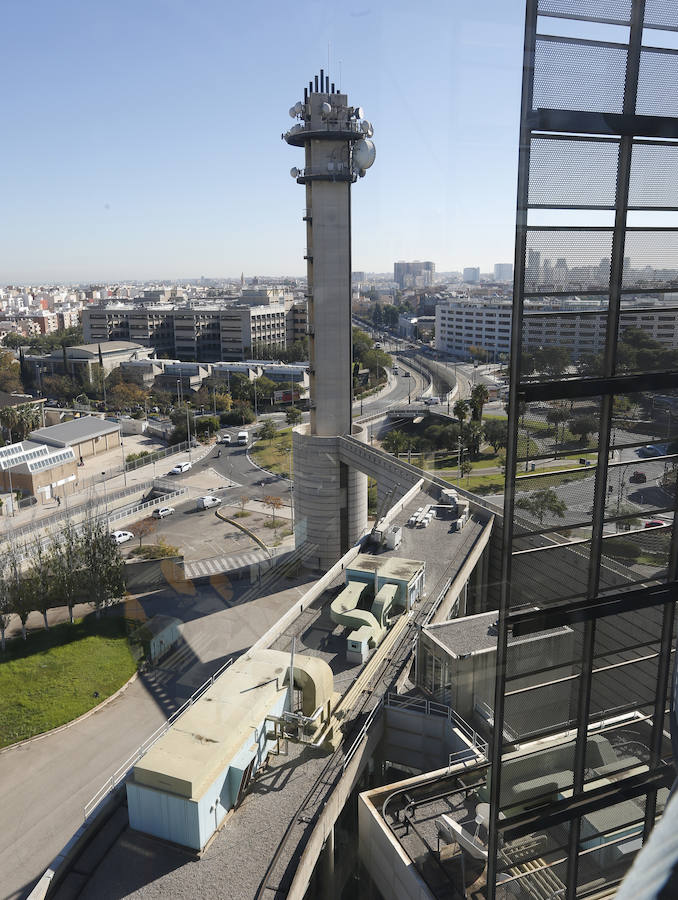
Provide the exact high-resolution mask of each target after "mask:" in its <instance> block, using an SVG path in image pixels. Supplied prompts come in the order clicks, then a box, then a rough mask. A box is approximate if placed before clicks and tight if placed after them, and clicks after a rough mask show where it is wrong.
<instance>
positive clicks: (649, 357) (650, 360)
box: [617, 307, 678, 415]
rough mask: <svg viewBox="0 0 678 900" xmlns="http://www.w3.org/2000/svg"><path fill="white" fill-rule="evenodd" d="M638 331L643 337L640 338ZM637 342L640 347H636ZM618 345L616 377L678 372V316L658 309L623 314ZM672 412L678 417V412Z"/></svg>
mask: <svg viewBox="0 0 678 900" xmlns="http://www.w3.org/2000/svg"><path fill="white" fill-rule="evenodd" d="M639 331H642V333H643V334H642V335H639V334H638V332H639ZM639 340H640V341H642V345H641V346H638V345H637V342H638V341H639ZM619 341H620V344H619V345H618V346H617V373H621V372H666V371H673V370H678V349H676V348H677V347H678V313H676V312H674V311H672V310H667V311H663V310H662V309H661V307H658V308H656V309H638V310H636V311H633V312H632V311H631V310H628V311H625V312H623V313H622V314H621V315H620V320H619ZM650 399H651V398H649V399H648V403H649V400H650ZM620 402H621V401H620ZM669 405H670V406H672V405H673V404H669ZM675 412H676V415H678V409H676V410H675Z"/></svg>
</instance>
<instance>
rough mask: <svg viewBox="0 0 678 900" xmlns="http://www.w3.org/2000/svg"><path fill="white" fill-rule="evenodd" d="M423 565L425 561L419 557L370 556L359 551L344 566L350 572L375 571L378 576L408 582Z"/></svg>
mask: <svg viewBox="0 0 678 900" xmlns="http://www.w3.org/2000/svg"><path fill="white" fill-rule="evenodd" d="M425 566H426V563H425V562H423V561H422V560H420V559H403V558H402V557H398V556H372V554H370V553H360V554H358V556H356V558H355V559H354V560H353V562H352V563H350V565H348V566H347V567H346V570H347V571H350V572H356V571H362V572H376V573H377V575H378V576H379V578H396V579H397V580H398V581H407V582H408V584H409V582H410V581H411V580H412V579H413V578H414V577H415V575H417V573H418V572H419V571H420V570H421V569H423V568H425Z"/></svg>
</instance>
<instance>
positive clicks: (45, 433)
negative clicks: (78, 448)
mask: <svg viewBox="0 0 678 900" xmlns="http://www.w3.org/2000/svg"><path fill="white" fill-rule="evenodd" d="M114 431H120V426H119V425H118V424H117V423H116V422H109V421H107V420H105V419H99V418H97V417H96V416H81V417H80V418H78V419H71V420H70V422H61V423H59V425H49V426H48V427H47V428H39V429H38V430H37V431H32V432H31V433H30V435H29V437H30V438H31V440H33V441H37V442H38V443H40V444H54V445H56V446H61V447H67V446H68V445H69V444H77V443H79V442H80V441H86V440H88V439H89V438H96V437H100V436H101V435H104V434H111V433H112V432H114Z"/></svg>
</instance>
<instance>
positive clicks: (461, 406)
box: [452, 400, 469, 425]
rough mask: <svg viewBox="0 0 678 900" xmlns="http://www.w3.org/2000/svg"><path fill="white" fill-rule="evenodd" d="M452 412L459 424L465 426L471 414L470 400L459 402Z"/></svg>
mask: <svg viewBox="0 0 678 900" xmlns="http://www.w3.org/2000/svg"><path fill="white" fill-rule="evenodd" d="M452 412H453V413H454V415H455V417H456V418H457V419H459V422H460V423H461V424H462V425H463V424H464V422H465V421H466V416H467V415H468V412H469V405H468V400H457V402H456V403H455V404H454V406H453V407H452Z"/></svg>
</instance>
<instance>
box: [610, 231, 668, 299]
mask: <svg viewBox="0 0 678 900" xmlns="http://www.w3.org/2000/svg"><path fill="white" fill-rule="evenodd" d="M622 287H623V288H626V289H628V288H642V289H645V290H647V289H650V290H669V291H670V290H677V289H678V230H673V231H651V230H649V229H637V230H636V229H627V231H626V244H625V250H624V274H623V278H622Z"/></svg>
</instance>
